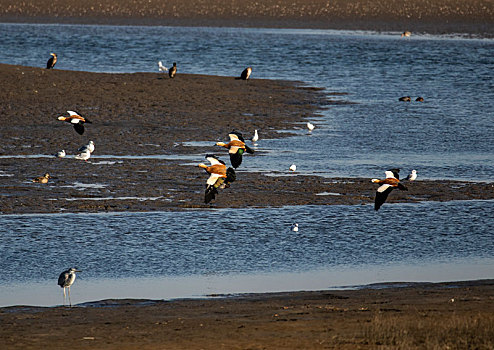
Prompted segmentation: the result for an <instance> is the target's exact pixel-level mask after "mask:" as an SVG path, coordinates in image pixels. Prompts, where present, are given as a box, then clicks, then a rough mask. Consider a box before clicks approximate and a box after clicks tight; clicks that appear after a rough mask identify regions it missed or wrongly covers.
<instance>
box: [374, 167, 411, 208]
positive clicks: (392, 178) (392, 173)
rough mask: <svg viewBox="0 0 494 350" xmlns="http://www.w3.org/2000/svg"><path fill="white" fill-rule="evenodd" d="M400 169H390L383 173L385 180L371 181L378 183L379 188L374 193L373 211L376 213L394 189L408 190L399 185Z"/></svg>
mask: <svg viewBox="0 0 494 350" xmlns="http://www.w3.org/2000/svg"><path fill="white" fill-rule="evenodd" d="M399 172H400V169H390V170H388V171H385V172H384V173H385V174H386V178H385V179H384V180H379V179H372V180H371V181H372V182H373V183H378V184H380V185H381V186H379V188H378V189H377V191H376V200H375V202H374V209H375V210H376V211H377V210H379V208H380V207H381V205H383V204H384V202H385V201H386V198H388V195H389V194H390V193H391V191H392V190H393V189H394V188H398V189H399V190H402V191H408V188H406V187H405V186H403V185H402V184H401V183H400V177H399V175H398V174H399Z"/></svg>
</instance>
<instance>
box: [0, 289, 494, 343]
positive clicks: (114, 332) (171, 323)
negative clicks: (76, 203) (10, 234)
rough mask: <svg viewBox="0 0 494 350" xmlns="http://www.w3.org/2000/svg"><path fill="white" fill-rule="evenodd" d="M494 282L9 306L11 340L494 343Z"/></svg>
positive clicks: (0, 335) (3, 316)
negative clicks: (71, 306) (169, 299)
mask: <svg viewBox="0 0 494 350" xmlns="http://www.w3.org/2000/svg"><path fill="white" fill-rule="evenodd" d="M493 315H494V281H493V280H482V281H471V282H455V283H438V284H428V283H423V284H411V285H407V284H400V283H396V284H393V285H388V286H387V287H386V288H383V286H380V285H376V286H370V287H367V288H365V289H359V290H328V291H315V292H297V293H276V294H248V295H240V296H220V297H216V298H210V299H189V300H173V301H151V300H104V301H101V302H97V303H90V304H85V305H79V306H77V307H73V308H68V307H55V308H40V307H22V306H17V307H8V308H1V309H0V324H1V327H0V344H1V345H2V349H23V350H26V349H60V348H70V349H120V350H123V349H492V348H493V347H494V316H493Z"/></svg>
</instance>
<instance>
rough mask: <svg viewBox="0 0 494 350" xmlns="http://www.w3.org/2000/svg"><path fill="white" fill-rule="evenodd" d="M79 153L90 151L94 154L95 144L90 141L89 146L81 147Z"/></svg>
mask: <svg viewBox="0 0 494 350" xmlns="http://www.w3.org/2000/svg"><path fill="white" fill-rule="evenodd" d="M77 151H78V152H81V153H82V152H85V151H88V152H89V153H93V152H94V142H93V141H89V142H88V144H87V145H84V146H82V147H79V149H78V150H77Z"/></svg>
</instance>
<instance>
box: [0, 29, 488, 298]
mask: <svg viewBox="0 0 494 350" xmlns="http://www.w3.org/2000/svg"><path fill="white" fill-rule="evenodd" d="M50 52H56V53H57V54H58V55H59V62H58V63H57V66H56V68H57V69H68V70H82V71H94V72H157V65H156V63H157V61H158V60H162V61H163V62H165V63H166V64H167V65H171V63H172V62H174V61H176V62H177V63H178V67H179V74H180V73H200V74H212V75H224V76H236V75H238V74H239V73H240V72H241V71H242V70H243V68H245V67H246V66H252V67H253V75H252V79H258V78H269V79H289V80H299V81H301V82H302V83H303V84H305V85H310V86H317V87H323V88H325V91H326V92H327V93H328V96H330V97H331V98H332V99H337V100H340V101H342V102H345V103H343V104H335V105H330V106H328V109H325V110H322V111H320V116H318V117H316V118H314V119H313V120H311V121H312V122H313V123H314V124H316V129H315V130H314V131H313V132H312V133H311V134H308V133H307V131H306V129H305V122H306V120H304V119H303V118H302V116H301V119H300V128H299V129H298V130H296V131H295V134H296V135H295V136H293V137H289V138H284V139H281V140H266V139H263V136H262V135H263V131H262V130H260V137H261V139H260V140H259V141H258V145H257V146H256V148H257V149H258V150H259V151H260V152H258V154H257V155H255V156H249V159H248V161H245V166H246V169H245V170H259V171H267V172H270V171H286V169H287V168H288V167H289V166H290V165H291V164H292V163H296V164H297V167H298V171H299V172H300V173H303V174H319V175H323V176H338V177H339V176H342V177H355V176H358V177H369V178H373V177H380V176H382V175H383V170H384V169H387V168H390V167H400V168H402V169H403V171H404V172H408V171H409V170H411V169H417V170H418V173H419V179H426V178H427V179H475V180H477V181H493V176H492V174H494V108H493V107H492V101H493V100H494V40H491V39H480V40H479V39H462V38H444V37H433V36H417V35H415V36H412V37H411V38H407V39H403V38H401V37H400V36H399V35H398V34H395V33H391V34H376V33H362V32H360V33H358V32H338V31H325V30H283V29H235V28H170V27H125V26H123V27H114V26H71V25H23V24H0V62H2V63H10V64H20V65H27V66H37V67H44V65H45V64H46V61H47V59H48V57H49V53H50ZM177 78H179V76H178V77H177ZM166 81H167V80H166V79H164V80H163V82H164V83H166ZM333 92H336V93H337V94H332V93H333ZM404 95H410V96H411V97H412V99H415V98H416V97H417V96H422V97H424V99H425V102H423V103H419V102H411V103H402V102H398V101H397V100H398V97H400V96H404ZM253 129H254V126H253ZM244 132H245V133H248V132H250V131H249V130H245V131H244ZM219 136H221V135H219ZM199 141H204V144H210V142H211V141H210V140H199ZM196 146H197V145H196ZM13 156H14V157H15V155H4V156H3V157H5V158H12V157H13ZM98 156H99V157H100V158H102V159H100V161H103V162H108V163H111V161H113V159H112V156H111V155H105V154H104V152H101V153H100V154H98ZM195 156H196V155H190V156H188V157H183V158H184V161H193V162H197V161H199V160H202V159H195V158H193V157H195ZM31 157H43V155H37V154H34V153H33V155H31ZM156 157H161V156H160V155H157V156H156ZM95 158H96V156H95ZM201 158H202V157H201ZM16 159H17V158H16ZM166 159H167V158H166V157H164V158H163V160H164V161H166ZM247 165H248V168H247ZM0 176H9V175H8V174H4V175H2V172H1V171H0ZM493 203H494V202H492V201H471V202H450V203H414V204H389V205H387V206H386V208H385V211H383V210H382V211H381V212H379V213H378V214H376V213H375V212H374V211H373V210H372V206H370V205H367V206H353V207H346V206H329V207H312V206H302V207H286V208H278V209H269V208H268V209H241V210H239V209H236V210H227V209H225V210H217V211H188V212H167V213H161V212H160V213H119V214H56V215H28V216H16V215H6V216H0V231H1V238H2V239H1V240H0V248H1V249H0V252H1V254H0V271H1V272H0V304H2V305H8V304H12V303H26V304H30V303H37V304H43V305H44V304H46V305H53V304H55V303H60V302H61V301H60V300H58V297H59V294H58V293H60V289H59V288H58V287H57V286H56V285H54V286H53V284H54V283H55V282H54V281H56V278H57V276H58V274H59V273H60V271H62V270H63V269H66V268H67V267H69V266H78V267H79V268H81V269H83V270H84V272H83V273H81V274H80V276H79V277H78V281H77V282H76V283H77V284H78V287H79V293H80V294H79V297H77V296H76V298H78V299H79V301H82V300H86V301H87V300H91V298H93V300H94V299H103V298H105V297H110V296H115V297H126V296H132V297H155V298H166V297H180V296H190V295H196V294H197V295H203V294H207V293H209V292H211V293H221V292H239V291H265V290H283V289H290V288H294V289H311V288H328V287H331V286H336V285H348V284H359V283H372V282H375V281H383V280H386V279H389V280H398V279H401V280H433V281H437V280H444V279H445V278H446V279H457V278H460V279H469V278H492V277H494V276H492V273H491V272H490V271H492V267H493V266H494V263H493V260H494V259H493V255H492V252H493V251H494V249H493V248H494V246H493V242H494V235H493V232H492V231H493V230H492V227H493V218H494V214H493V213H494V204H493ZM293 222H298V223H299V224H300V228H301V229H300V232H298V233H294V232H291V231H290V230H289V227H290V224H291V223H293ZM390 271H391V272H390ZM400 277H401V278H400ZM163 281H165V282H163ZM166 281H167V282H166ZM288 281H290V282H293V283H294V284H287V283H288ZM26 286H27V288H26ZM36 286H38V287H36ZM39 286H41V287H39ZM240 286H243V287H240ZM267 286H270V287H267ZM236 287H238V288H236ZM57 288H58V289H57ZM21 290H22V291H23V292H22V293H24V294H22V293H21V292H20V291H21ZM75 290H77V289H75ZM30 291H31V292H30ZM116 291H120V292H121V294H118V293H117V294H115V293H116ZM151 291H152V293H151ZM171 291H172V292H171ZM53 295H56V297H57V299H56V300H52V299H50V298H52V297H53ZM73 301H74V300H73Z"/></svg>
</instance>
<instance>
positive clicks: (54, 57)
mask: <svg viewBox="0 0 494 350" xmlns="http://www.w3.org/2000/svg"><path fill="white" fill-rule="evenodd" d="M50 55H51V56H52V57H50V59H49V60H48V62H46V69H52V68H53V67H55V63H57V54H56V53H51V54H50Z"/></svg>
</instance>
